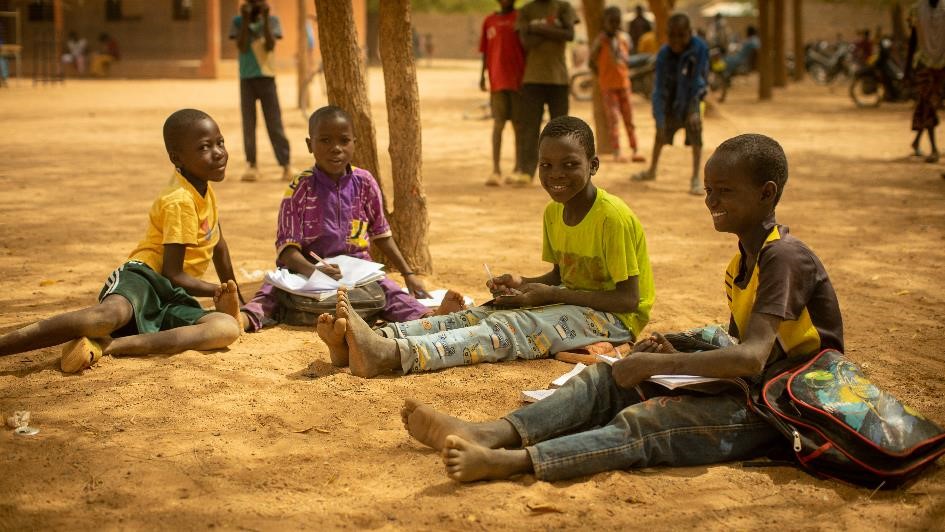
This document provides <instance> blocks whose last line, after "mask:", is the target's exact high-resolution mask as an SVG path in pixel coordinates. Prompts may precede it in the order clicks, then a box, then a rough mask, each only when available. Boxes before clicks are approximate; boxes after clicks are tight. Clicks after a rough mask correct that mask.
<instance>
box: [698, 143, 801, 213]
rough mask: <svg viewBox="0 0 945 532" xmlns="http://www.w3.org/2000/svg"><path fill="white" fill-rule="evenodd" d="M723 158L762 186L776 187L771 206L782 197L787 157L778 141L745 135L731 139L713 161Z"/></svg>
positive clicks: (717, 152) (717, 150)
mask: <svg viewBox="0 0 945 532" xmlns="http://www.w3.org/2000/svg"><path fill="white" fill-rule="evenodd" d="M719 155H721V156H724V157H726V158H728V159H729V161H731V163H732V164H734V165H736V166H738V167H739V168H740V169H741V170H742V171H744V172H745V173H746V174H748V176H749V177H750V178H751V179H752V180H753V181H754V182H755V184H756V185H758V186H761V185H764V184H765V183H767V182H768V181H773V182H774V184H776V185H778V193H777V194H776V195H775V197H774V204H775V205H777V204H778V201H780V200H781V193H782V192H783V191H784V185H786V184H787V180H788V164H787V157H786V156H785V155H784V149H783V148H781V145H780V144H778V141H776V140H774V139H773V138H771V137H768V136H765V135H761V134H758V133H746V134H744V135H738V136H737V137H732V138H730V139H728V140H726V141H725V142H723V143H722V144H720V145H719V147H718V148H716V149H715V153H713V154H712V157H716V156H719Z"/></svg>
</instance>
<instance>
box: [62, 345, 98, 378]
mask: <svg viewBox="0 0 945 532" xmlns="http://www.w3.org/2000/svg"><path fill="white" fill-rule="evenodd" d="M100 358H102V346H101V344H100V343H99V342H98V341H96V340H93V339H91V338H86V337H82V338H76V339H75V340H72V341H70V342H67V343H66V344H65V345H63V346H62V358H61V359H60V360H59V367H60V368H61V369H62V371H63V372H65V373H75V372H77V371H82V370H83V369H86V368H90V367H92V366H93V365H94V364H95V363H96V362H98V360H99V359H100Z"/></svg>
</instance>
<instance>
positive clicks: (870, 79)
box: [850, 38, 914, 107]
mask: <svg viewBox="0 0 945 532" xmlns="http://www.w3.org/2000/svg"><path fill="white" fill-rule="evenodd" d="M913 97H914V93H913V90H912V86H911V84H910V83H909V82H908V80H906V78H905V74H904V73H903V70H902V68H901V67H900V66H899V64H898V63H897V62H896V61H895V59H894V58H893V53H892V40H891V39H888V38H884V39H882V40H881V41H880V43H879V51H878V52H877V53H876V54H874V55H873V57H871V58H869V59H868V60H867V62H866V65H864V66H863V67H862V68H860V69H859V70H858V71H857V72H856V74H855V75H854V76H853V82H852V83H850V98H853V102H854V103H855V104H856V106H857V107H878V106H879V104H881V103H882V102H883V101H887V102H902V101H906V100H909V99H911V98H913Z"/></svg>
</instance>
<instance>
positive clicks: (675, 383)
mask: <svg viewBox="0 0 945 532" xmlns="http://www.w3.org/2000/svg"><path fill="white" fill-rule="evenodd" d="M597 358H599V359H600V361H601V362H605V363H607V364H610V365H613V364H614V362H616V361H618V360H620V359H619V358H617V357H612V356H607V355H597ZM586 367H587V366H585V365H584V364H582V363H580V362H578V363H577V364H576V365H575V366H574V368H572V369H571V371H569V372H567V373H565V374H564V375H562V376H560V377H558V378H557V379H555V380H553V381H551V389H548V390H525V391H523V392H522V395H521V399H522V401H524V402H526V403H534V402H536V401H541V400H542V399H544V398H546V397H548V396H550V395H551V394H553V393H554V392H555V390H557V389H558V388H560V387H562V386H564V384H565V383H566V382H568V381H569V380H571V379H572V378H573V377H574V376H576V375H577V374H578V373H581V372H582V371H584V369H585V368H586ZM647 380H648V381H650V382H654V383H656V384H659V385H661V386H663V387H665V388H667V389H670V390H672V389H674V388H679V387H683V386H692V385H695V384H704V383H707V382H715V381H721V380H725V379H716V378H713V377H699V376H697V375H653V376H652V377H650V378H649V379H647Z"/></svg>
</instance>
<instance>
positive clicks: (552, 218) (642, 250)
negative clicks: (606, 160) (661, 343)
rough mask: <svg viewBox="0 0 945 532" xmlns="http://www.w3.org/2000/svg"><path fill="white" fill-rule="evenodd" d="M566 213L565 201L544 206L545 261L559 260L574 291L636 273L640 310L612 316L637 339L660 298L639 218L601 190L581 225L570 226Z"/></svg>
mask: <svg viewBox="0 0 945 532" xmlns="http://www.w3.org/2000/svg"><path fill="white" fill-rule="evenodd" d="M563 216H564V204H562V203H557V202H551V203H549V204H548V206H547V207H545V216H544V222H543V233H544V239H543V240H544V242H543V244H542V252H541V257H542V260H544V261H545V262H550V263H552V264H557V265H558V269H559V271H560V272H561V284H562V285H564V286H565V288H570V289H572V290H595V291H606V290H614V289H615V288H616V287H617V283H619V282H621V281H626V280H627V279H629V278H630V277H633V276H636V277H637V282H638V284H639V292H640V301H639V303H638V305H637V309H636V311H634V312H623V313H614V314H615V315H616V316H617V317H618V318H620V321H621V322H622V323H623V324H624V325H625V326H626V327H627V329H629V330H630V332H631V333H633V336H634V337H637V336H638V335H639V334H640V331H642V330H643V327H645V326H646V323H647V321H649V319H650V309H651V308H653V302H654V300H655V299H656V291H655V288H654V286H653V270H652V269H651V268H650V257H649V255H647V251H646V235H645V234H644V233H643V226H642V225H640V220H638V219H637V217H636V215H635V214H633V211H631V210H630V207H628V206H627V204H626V203H624V202H623V200H621V199H620V198H618V197H616V196H614V195H611V194H609V193H607V192H606V191H604V190H603V189H600V188H598V189H597V199H595V200H594V205H593V206H591V210H589V211H588V212H587V214H586V215H585V216H584V219H583V220H581V221H580V223H578V224H577V225H575V226H573V227H572V226H568V225H567V224H565V223H564V217H563Z"/></svg>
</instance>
